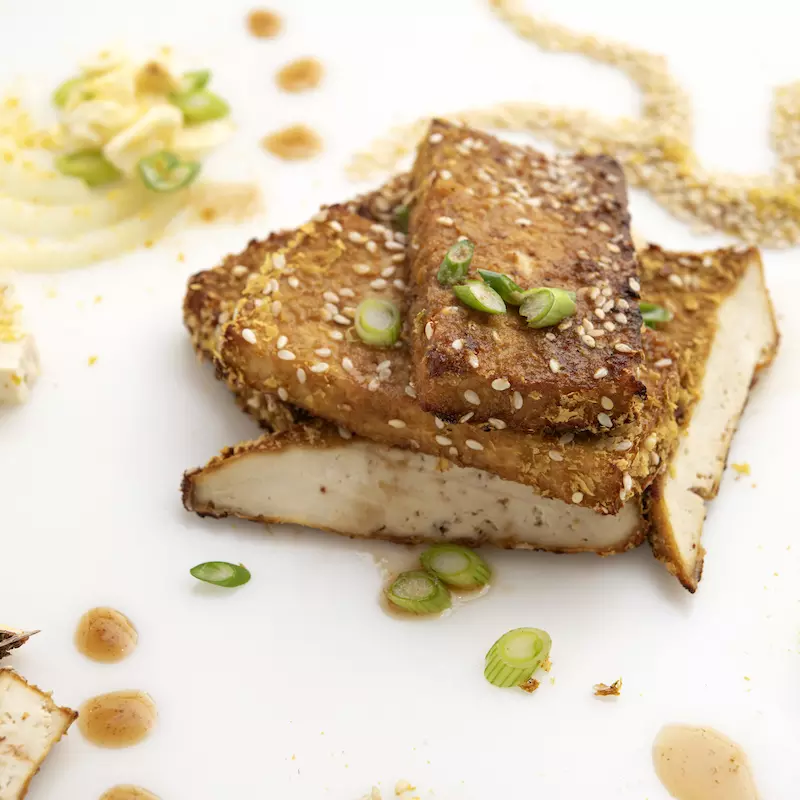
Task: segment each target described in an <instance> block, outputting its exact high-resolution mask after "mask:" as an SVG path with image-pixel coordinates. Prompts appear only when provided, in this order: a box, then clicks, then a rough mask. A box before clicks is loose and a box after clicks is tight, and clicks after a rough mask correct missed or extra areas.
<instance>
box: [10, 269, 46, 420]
mask: <svg viewBox="0 0 800 800" xmlns="http://www.w3.org/2000/svg"><path fill="white" fill-rule="evenodd" d="M21 312H22V307H21V306H20V305H19V304H18V303H17V302H15V300H14V297H13V292H12V288H11V284H10V283H8V282H7V281H6V280H5V279H4V278H3V277H2V276H0V405H2V404H3V403H8V404H18V403H24V402H26V401H27V399H28V397H29V395H30V388H31V386H32V385H33V383H34V381H35V380H36V378H37V377H38V375H39V353H38V350H37V349H36V343H35V342H34V340H33V337H32V336H31V335H30V334H28V333H26V332H25V331H24V330H23V329H22V321H21Z"/></svg>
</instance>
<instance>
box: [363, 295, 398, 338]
mask: <svg viewBox="0 0 800 800" xmlns="http://www.w3.org/2000/svg"><path fill="white" fill-rule="evenodd" d="M355 320H356V333H357V334H358V336H359V338H360V339H361V341H362V342H364V343H365V344H369V345H372V346H373V347H391V346H392V345H393V344H394V343H395V342H396V341H397V340H398V339H399V338H400V328H401V327H402V324H401V320H400V309H398V308H397V306H396V305H395V304H394V303H392V302H391V301H389V300H381V299H380V298H378V297H368V298H367V299H366V300H362V301H361V302H360V303H359V304H358V308H356V317H355Z"/></svg>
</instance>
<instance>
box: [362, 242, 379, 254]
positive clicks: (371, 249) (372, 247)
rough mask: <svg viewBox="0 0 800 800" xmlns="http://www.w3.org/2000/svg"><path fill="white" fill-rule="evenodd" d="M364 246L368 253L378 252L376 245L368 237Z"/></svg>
mask: <svg viewBox="0 0 800 800" xmlns="http://www.w3.org/2000/svg"><path fill="white" fill-rule="evenodd" d="M364 247H366V248H367V252H368V253H377V252H378V245H377V244H376V243H375V242H373V241H372V239H370V240H369V241H368V242H367V243H366V244H365V245H364Z"/></svg>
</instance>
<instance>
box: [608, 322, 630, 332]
mask: <svg viewBox="0 0 800 800" xmlns="http://www.w3.org/2000/svg"><path fill="white" fill-rule="evenodd" d="M626 322H627V320H626ZM603 327H604V328H605V329H606V330H607V331H608V332H609V333H613V332H614V331H615V330H616V329H617V326H616V325H615V324H614V323H613V322H611V320H606V321H605V322H604V323H603Z"/></svg>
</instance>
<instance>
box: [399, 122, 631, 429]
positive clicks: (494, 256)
mask: <svg viewBox="0 0 800 800" xmlns="http://www.w3.org/2000/svg"><path fill="white" fill-rule="evenodd" d="M412 189H413V192H414V201H413V205H412V213H411V217H410V234H411V247H410V250H409V258H410V259H411V267H410V274H411V292H412V296H413V300H414V301H413V304H412V307H411V317H412V319H413V320H414V323H415V324H414V328H413V331H412V356H413V362H414V378H415V388H416V390H417V396H418V398H419V402H420V404H421V405H422V407H423V408H424V409H426V410H428V411H432V412H434V413H436V414H438V415H439V416H441V417H442V418H443V419H448V420H456V419H458V418H459V417H461V416H463V415H464V414H466V413H472V414H473V419H474V420H475V421H478V422H485V421H487V420H489V419H491V418H495V419H501V420H503V421H504V422H505V423H506V424H507V425H508V426H509V427H513V428H517V429H521V430H535V431H541V430H542V429H552V430H558V431H560V432H562V433H563V432H565V431H577V430H591V431H595V432H606V427H605V426H604V424H603V422H604V420H605V413H604V412H605V407H604V406H603V404H602V398H604V397H605V398H608V399H610V400H611V402H612V403H613V407H614V415H615V417H616V418H617V419H619V420H620V421H630V420H631V419H634V418H635V417H636V415H637V414H638V413H639V412H640V411H641V408H642V400H643V398H644V392H645V387H644V380H643V377H642V376H641V375H640V374H639V371H640V368H641V365H642V358H643V355H642V339H641V331H640V329H641V317H640V315H639V310H638V299H639V283H638V265H637V259H636V253H635V250H634V247H633V243H632V240H631V234H630V227H629V214H628V211H627V193H626V189H625V181H624V177H623V173H622V170H621V168H620V166H619V165H618V164H617V163H616V162H615V161H614V160H613V159H611V158H608V157H606V156H586V155H575V156H558V157H556V158H554V159H550V158H548V157H546V156H544V155H542V154H541V153H537V152H536V151H535V150H532V149H530V148H526V147H516V146H514V145H510V144H506V143H504V142H501V141H499V140H498V139H496V138H494V137H493V136H490V135H488V134H484V133H481V132H479V131H476V130H473V129H471V128H466V127H460V126H457V125H452V124H450V123H445V122H440V121H436V120H434V121H433V123H432V124H431V127H430V130H429V132H428V134H427V136H426V137H425V138H424V139H423V140H422V142H421V144H420V145H419V149H418V153H417V159H416V162H415V164H414V169H413V172H412ZM460 237H466V238H468V239H469V240H470V241H472V242H473V243H474V245H475V253H474V257H473V260H472V264H471V267H470V277H475V278H477V277H478V274H477V270H478V269H489V270H493V271H495V272H501V273H505V274H507V275H509V276H510V277H512V278H513V279H514V280H515V281H516V282H517V283H518V284H519V285H520V286H521V287H523V288H532V287H537V286H554V287H561V288H564V289H568V290H572V291H574V292H576V293H577V296H578V299H577V312H576V314H575V316H573V317H569V318H567V319H566V320H564V321H563V322H562V323H561V324H560V325H557V326H553V327H550V328H544V329H539V330H535V329H531V328H529V327H528V326H527V323H526V320H525V319H524V318H523V317H522V316H521V315H520V314H519V313H518V312H517V309H515V308H513V307H509V309H508V313H506V314H497V315H490V314H484V313H481V312H479V311H474V310H471V309H469V308H467V307H466V306H464V305H462V304H460V303H459V302H458V300H457V299H456V298H455V296H454V294H453V292H452V289H451V288H450V287H448V286H442V285H441V284H440V283H439V281H438V280H437V271H438V269H439V266H440V264H441V262H442V260H443V258H444V256H445V254H446V252H447V250H448V249H449V248H450V247H451V246H452V245H453V244H455V242H456V241H457V240H458V239H459V238H460ZM507 384H508V385H509V386H510V389H508V390H506V389H503V390H498V389H497V388H496V387H497V386H506V385H507Z"/></svg>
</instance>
